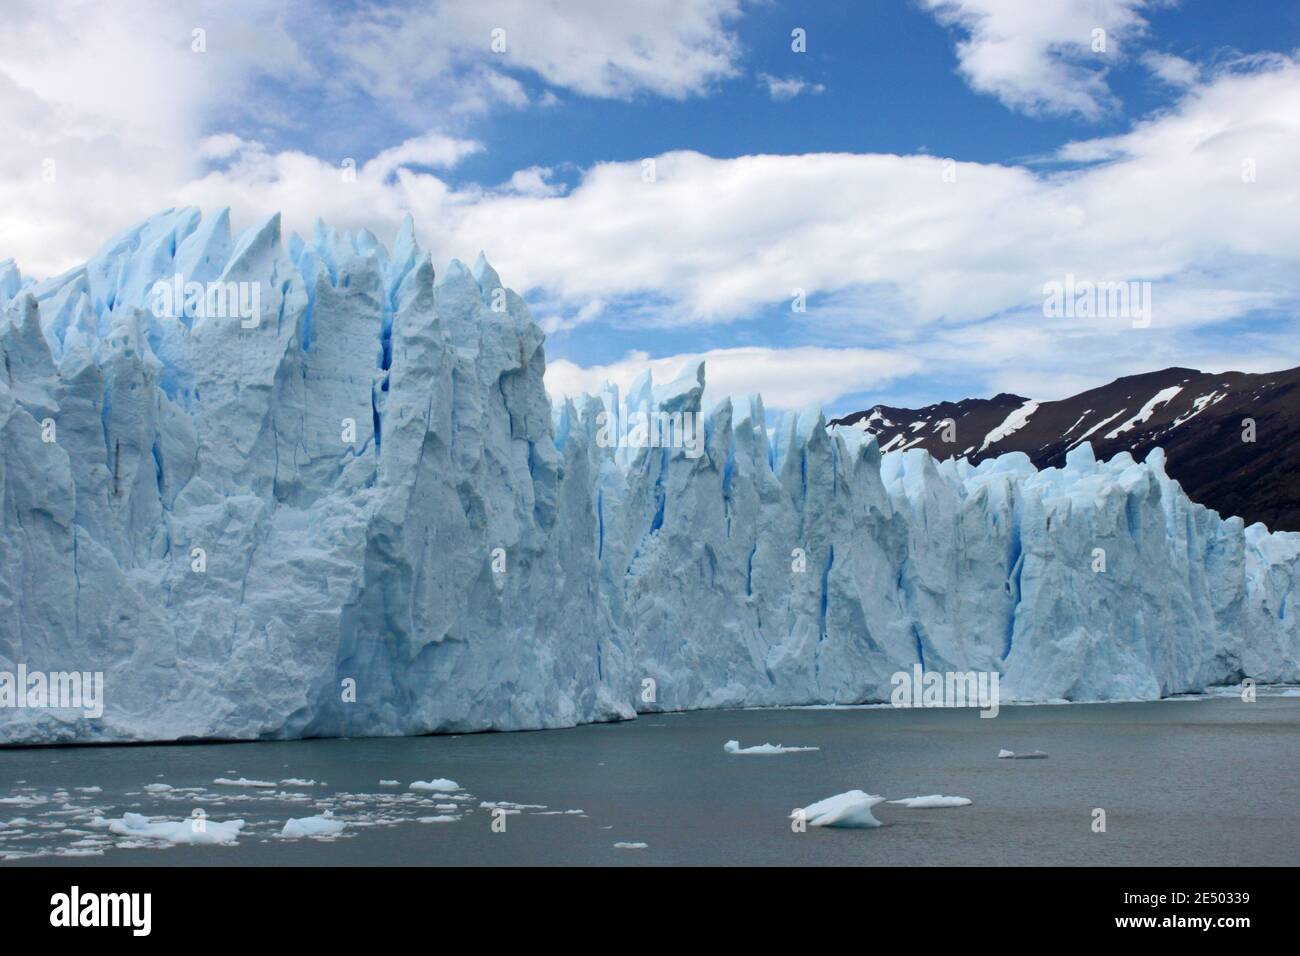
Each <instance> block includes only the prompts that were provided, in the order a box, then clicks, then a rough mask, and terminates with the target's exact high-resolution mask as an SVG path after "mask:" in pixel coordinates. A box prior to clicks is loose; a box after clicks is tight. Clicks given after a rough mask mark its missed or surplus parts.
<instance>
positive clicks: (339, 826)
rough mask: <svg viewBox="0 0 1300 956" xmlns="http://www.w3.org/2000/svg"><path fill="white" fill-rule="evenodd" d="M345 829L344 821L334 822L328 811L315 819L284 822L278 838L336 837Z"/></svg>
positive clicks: (297, 818)
mask: <svg viewBox="0 0 1300 956" xmlns="http://www.w3.org/2000/svg"><path fill="white" fill-rule="evenodd" d="M346 828H347V823H346V821H343V820H335V819H334V814H333V813H332V812H330V811H329V810H326V811H325V812H324V813H322V814H320V815H319V816H315V817H296V818H293V819H290V820H288V821H286V822H285V824H284V829H282V830H281V831H280V836H282V837H284V838H285V839H287V840H299V839H302V838H303V837H332V836H338V835H339V834H340V833H342V832H343V831H344V830H345V829H346Z"/></svg>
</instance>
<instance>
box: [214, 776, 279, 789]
mask: <svg viewBox="0 0 1300 956" xmlns="http://www.w3.org/2000/svg"><path fill="white" fill-rule="evenodd" d="M212 782H213V783H219V784H221V785H222V786H226V787H263V788H265V787H274V786H276V784H275V782H274V781H272V780H249V779H248V778H247V777H240V778H238V779H237V780H232V779H230V778H229V777H217V779H216V780H213V781H212Z"/></svg>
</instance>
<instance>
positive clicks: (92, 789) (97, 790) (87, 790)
mask: <svg viewBox="0 0 1300 956" xmlns="http://www.w3.org/2000/svg"><path fill="white" fill-rule="evenodd" d="M77 792H78V793H103V792H104V788H103V787H78V788H77Z"/></svg>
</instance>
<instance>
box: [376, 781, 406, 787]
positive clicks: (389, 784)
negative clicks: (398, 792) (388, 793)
mask: <svg viewBox="0 0 1300 956" xmlns="http://www.w3.org/2000/svg"><path fill="white" fill-rule="evenodd" d="M379 785H380V786H381V787H400V786H401V785H402V781H400V780H380V781H379Z"/></svg>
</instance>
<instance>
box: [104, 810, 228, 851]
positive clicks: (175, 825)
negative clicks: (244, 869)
mask: <svg viewBox="0 0 1300 956" xmlns="http://www.w3.org/2000/svg"><path fill="white" fill-rule="evenodd" d="M95 825H105V826H107V827H108V832H109V833H113V834H115V835H117V836H124V837H137V838H142V839H148V840H158V841H161V842H163V843H171V844H175V845H221V846H228V845H230V844H232V843H235V842H236V841H237V840H238V838H239V831H240V830H242V829H243V828H244V821H243V820H225V821H217V820H202V821H198V820H194V819H190V820H152V821H151V820H150V819H149V818H148V817H146V816H144V815H143V814H139V813H124V814H123V815H122V819H120V820H97V821H96V823H95Z"/></svg>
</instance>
